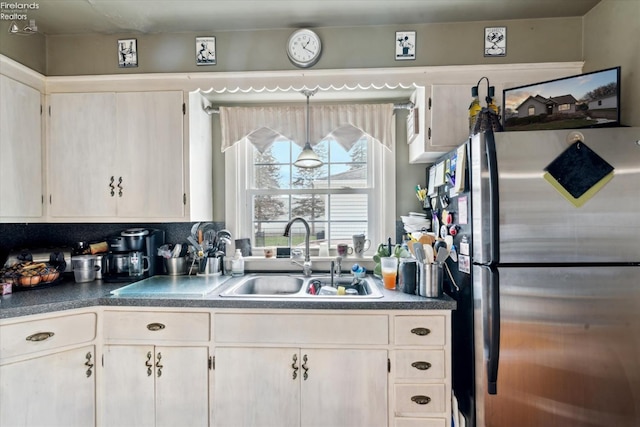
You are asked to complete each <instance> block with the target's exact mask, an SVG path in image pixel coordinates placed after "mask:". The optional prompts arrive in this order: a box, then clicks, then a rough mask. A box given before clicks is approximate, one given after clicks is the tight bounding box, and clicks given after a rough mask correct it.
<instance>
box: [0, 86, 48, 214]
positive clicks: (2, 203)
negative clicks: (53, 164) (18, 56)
mask: <svg viewBox="0 0 640 427" xmlns="http://www.w3.org/2000/svg"><path fill="white" fill-rule="evenodd" d="M0 93H1V94H2V102H0V153H2V154H1V155H0V183H2V184H1V185H0V219H6V220H7V221H12V220H15V221H17V220H24V221H33V220H34V219H37V218H41V217H42V215H43V211H42V207H43V203H42V199H43V195H44V193H43V188H42V184H43V181H42V133H41V132H42V118H41V113H40V111H41V99H40V98H41V94H40V92H39V91H38V90H36V89H34V88H32V87H30V86H28V85H26V84H23V83H21V82H18V81H16V80H14V79H11V78H9V77H7V76H4V75H0Z"/></svg>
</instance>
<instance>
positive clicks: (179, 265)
mask: <svg viewBox="0 0 640 427" xmlns="http://www.w3.org/2000/svg"><path fill="white" fill-rule="evenodd" d="M164 266H165V268H166V269H167V274H168V275H169V276H182V275H183V274H186V273H187V259H186V258H185V257H177V258H165V259H164Z"/></svg>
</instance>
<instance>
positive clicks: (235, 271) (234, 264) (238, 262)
mask: <svg viewBox="0 0 640 427" xmlns="http://www.w3.org/2000/svg"><path fill="white" fill-rule="evenodd" d="M231 275H232V276H244V258H243V257H242V251H241V250H240V249H236V253H235V255H234V256H233V259H232V260H231Z"/></svg>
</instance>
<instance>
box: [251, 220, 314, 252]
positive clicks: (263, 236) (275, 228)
mask: <svg viewBox="0 0 640 427" xmlns="http://www.w3.org/2000/svg"><path fill="white" fill-rule="evenodd" d="M286 225H287V221H282V222H254V223H253V229H254V236H253V246H254V247H258V248H259V247H264V246H283V247H286V246H288V245H289V238H288V237H285V236H284V229H285V227H286ZM301 236H302V237H301V238H300V237H297V239H299V240H301V241H303V242H304V234H301ZM254 255H260V254H259V253H254Z"/></svg>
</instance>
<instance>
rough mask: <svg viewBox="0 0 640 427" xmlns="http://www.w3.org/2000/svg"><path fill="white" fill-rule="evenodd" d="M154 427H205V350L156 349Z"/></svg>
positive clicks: (183, 348) (207, 394)
mask: <svg viewBox="0 0 640 427" xmlns="http://www.w3.org/2000/svg"><path fill="white" fill-rule="evenodd" d="M155 356H156V359H155V368H156V371H155V376H156V427H163V426H167V427H170V426H171V427H174V426H189V427H198V426H202V427H205V426H208V425H209V367H208V360H209V349H208V348H207V347H156V355H155Z"/></svg>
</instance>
